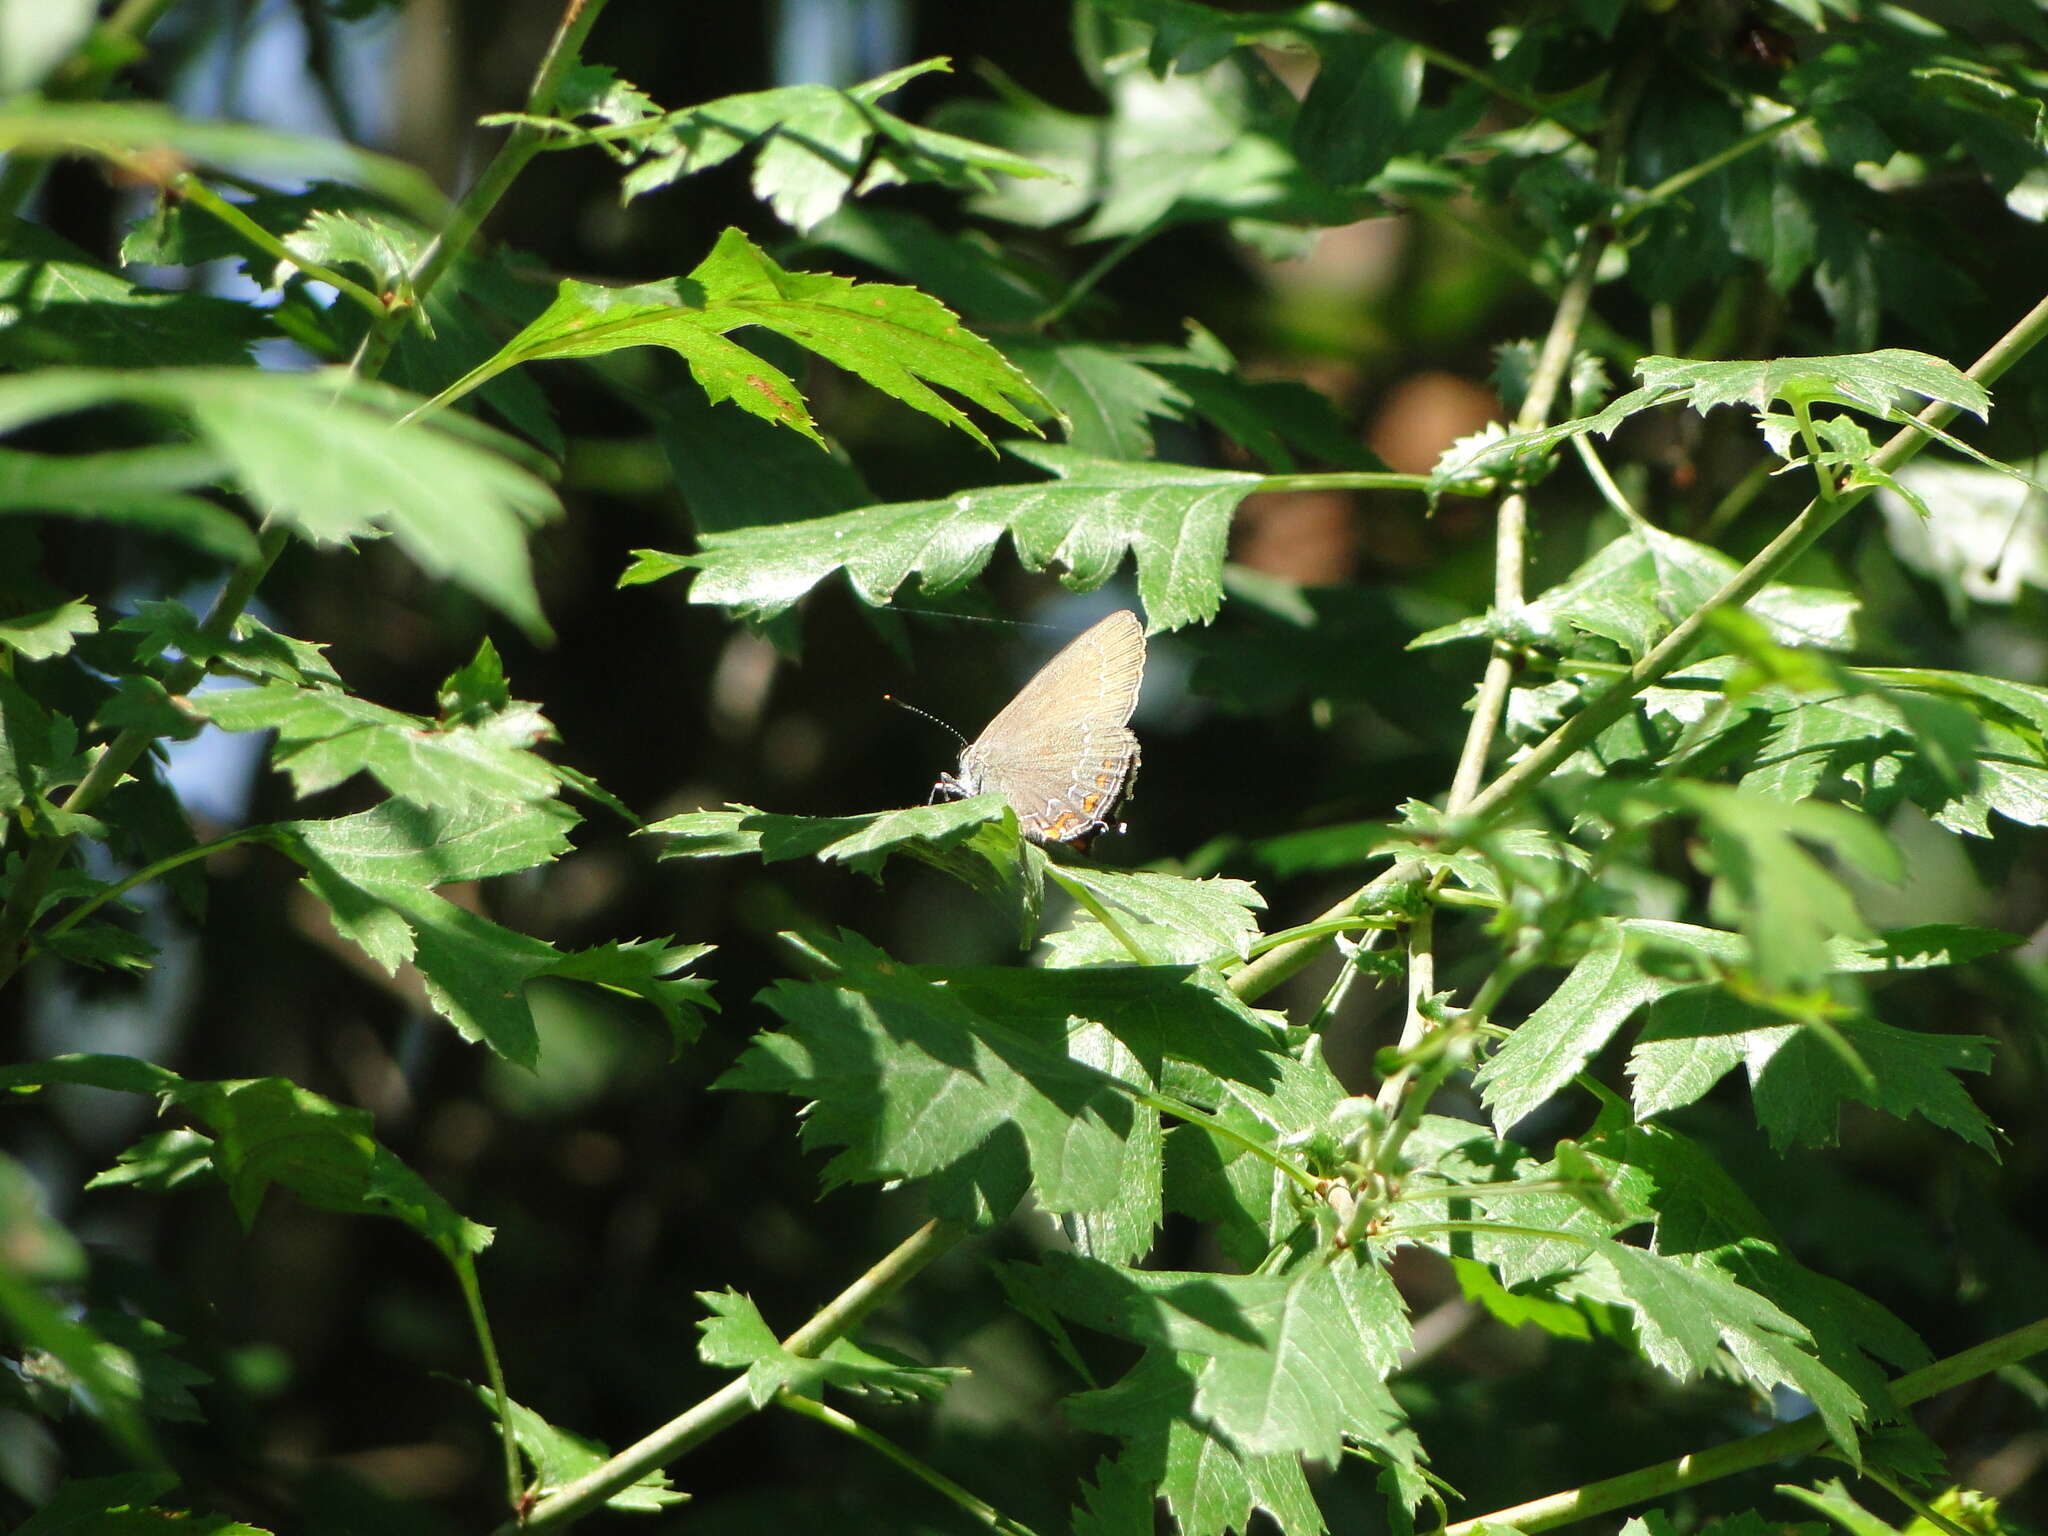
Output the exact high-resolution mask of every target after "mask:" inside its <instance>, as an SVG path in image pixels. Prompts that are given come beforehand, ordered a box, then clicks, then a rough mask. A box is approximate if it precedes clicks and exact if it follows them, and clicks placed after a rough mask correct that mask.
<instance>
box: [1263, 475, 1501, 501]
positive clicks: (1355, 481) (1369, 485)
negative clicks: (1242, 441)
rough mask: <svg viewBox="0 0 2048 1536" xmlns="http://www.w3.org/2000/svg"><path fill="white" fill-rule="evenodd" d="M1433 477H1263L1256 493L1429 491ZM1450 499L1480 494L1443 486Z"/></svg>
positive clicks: (1444, 492)
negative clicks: (1451, 497)
mask: <svg viewBox="0 0 2048 1536" xmlns="http://www.w3.org/2000/svg"><path fill="white" fill-rule="evenodd" d="M1430 478H1431V477H1430V476H1428V475H1409V474H1397V473H1396V472H1395V471H1393V470H1391V469H1332V470H1312V471H1305V472H1303V473H1301V474H1298V475H1261V476H1259V483H1258V484H1257V485H1255V486H1253V487H1252V489H1253V490H1257V491H1427V490H1428V489H1429V488H1430ZM1443 494H1445V495H1447V496H1465V495H1476V494H1479V493H1477V492H1474V491H1460V490H1457V489H1454V488H1452V487H1450V486H1446V487H1444V490H1443Z"/></svg>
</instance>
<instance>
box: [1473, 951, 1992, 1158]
mask: <svg viewBox="0 0 2048 1536" xmlns="http://www.w3.org/2000/svg"><path fill="white" fill-rule="evenodd" d="M2009 942H2010V939H2009V936H2007V935H2004V934H1999V933H1996V932H1994V931H1993V930H1990V929H1979V928H1964V927H1950V926H1946V925H1931V926H1928V927H1921V928H1902V929H1898V930H1895V931H1893V932H1889V933H1885V934H1882V935H1879V936H1878V937H1877V938H1875V939H1873V940H1859V939H1854V938H1840V939H1837V940H1835V941H1834V942H1833V943H1831V944H1829V945H1828V946H1827V966H1828V969H1829V970H1830V971H1831V972H1841V973H1847V974H1856V973H1866V972H1882V971H1895V970H1920V969H1924V968H1927V967H1930V966H1940V965H1952V964H1961V963H1964V962H1966V961H1968V960H1971V959H1975V958H1977V957H1979V956H1980V955H1984V954H1989V953H1993V952H1995V951H1996V950H1998V949H2000V948H2003V947H2004V946H2005V945H2006V944H2007V943H2009ZM1745 953H1746V951H1745V948H1744V945H1743V942H1742V939H1741V937H1740V936H1739V935H1737V934H1733V933H1729V932H1726V931H1724V930H1722V929H1718V928H1702V927H1697V926H1694V925H1692V924H1689V923H1669V922H1662V921H1658V920H1655V919H1649V918H1621V919H1613V918H1603V919H1600V920H1599V921H1598V922H1597V923H1596V924H1595V925H1594V928H1593V938H1592V941H1591V942H1590V943H1589V944H1588V946H1587V948H1586V951H1585V954H1584V956H1583V957H1582V958H1581V959H1580V960H1579V961H1578V963H1577V964H1576V965H1575V966H1574V967H1573V969H1572V972H1571V974H1570V975H1569V976H1567V977H1566V978H1565V980H1564V981H1563V982H1562V983H1561V984H1559V986H1558V987H1557V988H1556V990H1554V991H1553V992H1552V993H1551V994H1550V996H1549V997H1548V998H1547V999H1545V1000H1544V1002H1543V1003H1542V1004H1541V1005H1540V1006H1539V1007H1538V1008H1537V1009H1536V1010H1535V1011H1534V1012H1533V1013H1531V1014H1530V1015H1529V1017H1528V1018H1526V1019H1524V1020H1523V1021H1522V1022H1521V1024H1519V1025H1518V1026H1516V1028H1515V1031H1514V1033H1513V1034H1511V1035H1510V1036H1509V1037H1508V1038H1507V1040H1506V1041H1505V1042H1504V1043H1503V1044H1502V1045H1501V1046H1500V1048H1499V1049H1498V1050H1497V1051H1495V1052H1494V1054H1493V1055H1492V1056H1491V1057H1489V1058H1488V1059H1487V1060H1486V1061H1485V1062H1484V1063H1483V1064H1482V1065H1481V1066H1480V1068H1479V1070H1478V1072H1477V1073H1475V1074H1474V1078H1473V1081H1474V1084H1475V1086H1477V1087H1479V1088H1480V1089H1481V1091H1482V1097H1483V1099H1484V1102H1485V1104H1486V1107H1487V1109H1488V1111H1489V1113H1490V1115H1491V1116H1492V1119H1493V1123H1494V1125H1495V1126H1496V1127H1497V1128H1498V1129H1499V1130H1500V1132H1501V1133H1502V1134H1503V1135H1505V1134H1506V1133H1507V1131H1508V1129H1509V1128H1510V1127H1512V1126H1513V1125H1514V1124H1515V1123H1516V1122H1517V1121H1519V1120H1520V1119H1522V1118H1523V1117H1524V1116H1525V1115H1528V1114H1529V1113H1530V1112H1532V1111H1533V1110H1535V1109H1536V1108H1538V1107H1539V1106H1540V1105H1542V1104H1543V1103H1544V1101H1545V1100H1547V1099H1549V1098H1550V1097H1551V1095H1553V1094H1554V1093H1556V1092H1557V1091H1558V1090H1559V1089H1561V1088H1563V1087H1564V1086H1565V1085H1566V1084H1567V1083H1569V1082H1570V1081H1571V1079H1572V1078H1573V1076H1575V1075H1576V1074H1577V1073H1578V1072H1579V1071H1580V1070H1581V1069H1582V1068H1583V1067H1584V1066H1585V1065H1586V1063H1587V1062H1589V1061H1591V1060H1592V1059H1593V1057H1594V1056H1596V1055H1598V1054H1599V1052H1600V1051H1601V1050H1602V1049H1603V1048H1604V1047H1605V1046H1606V1044H1607V1042H1608V1041H1609V1040H1611V1039H1613V1038H1614V1036H1615V1034H1616V1033H1617V1032H1618V1031H1619V1030H1620V1028H1621V1026H1622V1025H1624V1024H1626V1023H1627V1022H1628V1021H1629V1020H1630V1019H1631V1018H1633V1017H1634V1016H1635V1014H1636V1013H1637V1011H1638V1010H1639V1009H1641V1008H1643V1007H1645V1006H1646V1005H1648V1004H1650V1003H1653V1002H1656V1001H1657V1000H1659V999H1661V998H1666V997H1669V996H1671V995H1672V994H1674V993H1679V992H1684V991H1687V990H1688V989H1693V988H1708V987H1711V986H1712V985H1713V984H1715V983H1716V982H1717V981H1718V980H1719V979H1720V978H1721V977H1722V976H1723V975H1724V974H1725V973H1726V972H1728V971H1730V970H1733V969H1734V968H1736V967H1738V966H1740V965H1741V963H1742V961H1743V959H1744V958H1745ZM1688 1006H1689V1007H1694V1008H1696V1009H1697V1010H1698V1011H1697V1012H1692V1013H1688V1014H1682V1015H1680V1016H1679V1017H1680V1018H1681V1019H1684V1020H1688V1021H1692V1020H1697V1021H1699V1022H1700V1023H1701V1024H1703V1025H1704V1026H1705V1029H1715V1032H1716V1033H1718V1032H1719V1031H1718V1029H1716V1026H1717V1025H1718V1024H1721V1023H1728V1024H1733V1025H1737V1026H1746V1025H1747V1023H1749V1022H1750V1021H1751V1019H1752V1015H1751V1013H1749V1012H1748V1011H1746V1010H1743V1009H1741V1008H1737V1007H1735V1006H1734V1004H1733V1003H1732V1001H1731V1002H1730V1003H1725V1004H1724V1003H1714V1002H1708V1001H1705V1000H1702V1001H1701V1002H1699V1003H1698V1004H1696V1005H1688ZM1702 1034H1704V1029H1703V1031H1702ZM1701 1049H1702V1050H1705V1051H1708V1052H1709V1053H1710V1054H1709V1055H1707V1056H1705V1057H1703V1058H1702V1059H1701V1061H1700V1062H1698V1063H1695V1064H1693V1065H1692V1066H1690V1067H1688V1066H1687V1064H1685V1063H1683V1062H1677V1061H1673V1062H1670V1063H1668V1064H1666V1065H1667V1066H1668V1070H1666V1071H1662V1072H1660V1074H1659V1078H1658V1084H1657V1088H1656V1094H1657V1099H1658V1101H1659V1102H1660V1103H1666V1102H1669V1103H1675V1102H1680V1101H1679V1100H1672V1099H1669V1098H1668V1096H1670V1095H1673V1094H1679V1093H1684V1092H1686V1091H1687V1090H1688V1089H1689V1088H1690V1086H1691V1083H1692V1081H1693V1078H1689V1077H1688V1075H1687V1074H1688V1072H1691V1073H1693V1074H1694V1075H1695V1076H1696V1074H1697V1073H1702V1072H1705V1071H1707V1070H1710V1069H1712V1063H1713V1062H1714V1061H1715V1060H1717V1059H1718V1058H1716V1057H1714V1056H1713V1055H1711V1051H1712V1049H1713V1048H1712V1047H1709V1046H1702V1047H1701ZM1734 1064H1735V1063H1734V1061H1732V1060H1730V1061H1728V1062H1726V1064H1725V1065H1721V1066H1720V1067H1719V1068H1718V1070H1714V1077H1715V1078H1718V1077H1719V1076H1720V1075H1721V1073H1723V1072H1725V1071H1727V1070H1728V1068H1729V1067H1732V1066H1733V1065H1734ZM1704 1086H1705V1085H1702V1091H1704ZM1683 1102H1690V1099H1685V1100H1683ZM1650 1112H1651V1111H1650V1110H1648V1109H1645V1110H1644V1111H1643V1113H1645V1114H1647V1113H1650Z"/></svg>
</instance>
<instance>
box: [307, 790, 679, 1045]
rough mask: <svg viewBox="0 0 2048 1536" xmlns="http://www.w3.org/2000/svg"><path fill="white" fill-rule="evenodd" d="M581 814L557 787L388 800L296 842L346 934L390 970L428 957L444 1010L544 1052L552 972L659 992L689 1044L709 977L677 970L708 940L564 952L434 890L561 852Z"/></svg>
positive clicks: (658, 1003)
mask: <svg viewBox="0 0 2048 1536" xmlns="http://www.w3.org/2000/svg"><path fill="white" fill-rule="evenodd" d="M576 819H577V818H576V814H575V812H574V811H572V810H570V809H569V808H568V807H567V806H565V805H563V804H561V803H560V802H559V801H554V800H547V801H539V802H533V803H526V804H521V803H519V802H516V801H507V800H474V799H466V800H464V801H462V802H461V803H460V804H459V805H456V806H451V807H444V808H440V809H436V810H428V809H424V808H422V807H419V806H416V805H412V804H410V803H408V802H406V801H402V800H388V801H385V802H384V803H383V804H382V805H379V806H376V807H373V808H372V809H370V810H368V811H362V812H358V813H357V814H356V815H354V816H343V817H337V818H335V819H334V820H331V821H301V822H293V823H290V824H288V825H287V827H286V828H285V830H286V831H287V832H289V833H291V834H292V836H291V838H290V840H289V841H288V842H287V843H286V844H285V848H286V851H287V852H288V853H290V854H291V855H292V857H293V858H295V859H296V860H297V861H298V862H299V863H300V864H301V865H302V866H303V867H304V868H305V870H306V887H307V889H309V890H310V891H311V892H312V893H313V894H314V895H316V896H318V897H319V898H320V899H321V900H322V901H323V902H325V903H326V904H327V906H328V909H329V912H330V915H331V917H332V920H333V922H334V925H335V928H336V930H337V931H338V932H340V933H341V935H342V936H343V937H344V938H346V939H348V940H350V941H351V942H352V943H354V944H356V945H358V946H360V947H361V949H362V950H363V952H364V953H365V954H367V955H368V956H369V957H370V958H371V959H372V960H374V961H376V962H377V964H378V965H380V966H382V967H383V968H384V969H385V971H387V972H395V971H396V969H397V967H398V966H399V965H400V964H402V963H404V962H406V961H411V962H412V963H413V964H415V965H416V966H417V967H418V968H419V971H420V975H421V979H422V980H423V981H424V982H425V984H426V989H427V998H428V1001H429V1002H430V1003H432V1004H433V1006H434V1008H435V1010H436V1011H437V1012H439V1013H440V1014H441V1015H442V1016H443V1017H444V1018H446V1019H447V1020H448V1021H449V1022H450V1023H452V1024H453V1025H455V1027H456V1029H457V1030H458V1031H459V1032H460V1033H461V1034H462V1036H463V1038H465V1039H467V1040H472V1041H481V1042H483V1043H485V1044H488V1045H489V1046H490V1048H491V1049H492V1050H493V1051H496V1052H497V1053H498V1054H499V1055H501V1056H503V1057H504V1058H505V1059H506V1060H508V1061H512V1062H515V1063H518V1064H519V1065H522V1066H528V1067H530V1066H533V1065H534V1064H535V1062H536V1061H537V1060H538V1057H539V1050H540V1040H539V1036H538V1034H537V1032H536V1030H535V1026H534V1022H533V1012H532V1009H531V1007H530V1006H529V1004H528V1003H527V1000H526V987H527V984H528V983H529V982H532V981H534V980H536V979H538V978H540V977H543V976H554V977H561V978H564V979H571V980H583V981H590V982H594V983H596V984H597V985H600V986H604V987H606V988H609V989H610V990H613V991H618V992H624V993H628V994H631V995H634V996H638V997H642V998H644V999H646V1000H647V1001H648V1002H649V1003H651V1004H653V1005H654V1007H655V1008H656V1009H657V1010H659V1012H660V1013H661V1014H662V1016H663V1018H664V1020H665V1021H666V1022H667V1024H668V1026H669V1028H670V1031H671V1034H672V1035H673V1037H674V1039H675V1042H676V1044H677V1045H679V1046H680V1045H681V1044H684V1043H686V1042H687V1041H689V1040H691V1039H694V1038H695V1035H696V1032H697V1029H698V1027H699V1025H698V1021H697V1018H696V1011H697V1010H698V1009H700V1008H702V1007H704V1006H708V1005H709V998H708V997H707V996H706V994H705V991H704V986H703V984H702V983H700V982H697V981H693V980H688V979H684V978H678V977H676V976H675V975H674V974H673V973H674V972H676V971H677V970H679V969H681V968H682V967H683V966H684V965H686V964H688V963H689V962H690V961H692V960H694V959H696V958H697V957H698V956H700V955H702V954H703V953H705V950H704V948H703V947H702V946H691V945H680V946H675V945H671V944H670V943H669V942H668V941H667V940H647V941H635V942H630V943H607V944H600V945H597V946H595V947H593V948H592V949H588V950H584V951H582V952H580V953H564V952H563V951H561V950H558V949H556V948H555V947H554V946H552V945H550V944H545V943H543V942H541V941H540V940H539V939H534V938H529V937H528V936H526V935H524V934H520V933H515V932H513V931H512V930H510V929H508V928H504V927H501V926H500V925H498V924H497V923H494V922H492V921H490V919H488V918H486V917H483V916H481V915H479V914H477V913H475V912H471V911H468V910H466V909H464V908H462V907H458V906H455V905H454V904H453V903H451V902H449V901H447V900H446V899H444V898H442V897H441V896H438V895H436V894H435V893H434V888H435V887H437V886H441V885H447V884H452V883H454V882H457V881H464V880H480V879H484V878H487V877H489V876H491V875H504V874H516V873H518V872H519V871H521V870H525V869H530V868H532V867H533V866H534V865H536V864H541V863H546V862H548V861H550V860H552V859H554V858H557V857H559V856H560V855H561V853H562V852H563V851H564V850H565V849H566V848H567V846H568V842H567V831H568V828H569V827H571V826H573V825H574V824H575V822H576Z"/></svg>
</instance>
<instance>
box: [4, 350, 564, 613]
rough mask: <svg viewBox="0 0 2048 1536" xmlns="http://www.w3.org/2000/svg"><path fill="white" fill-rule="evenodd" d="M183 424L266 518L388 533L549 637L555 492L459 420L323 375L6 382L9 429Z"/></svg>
mask: <svg viewBox="0 0 2048 1536" xmlns="http://www.w3.org/2000/svg"><path fill="white" fill-rule="evenodd" d="M119 403H129V404H135V405H143V406H154V407H157V408H159V409H162V410H165V411H170V412H173V413H176V414H178V415H181V416H184V417H186V418H188V419H189V420H190V421H191V423H192V426H193V428H194V429H195V430H196V431H197V432H198V434H199V436H200V438H201V439H202V441H203V442H204V443H205V444H206V445H207V446H208V447H209V448H210V449H211V450H212V451H213V453H215V454H216V455H217V456H218V458H219V459H220V461H221V462H222V463H224V464H225V465H226V466H227V467H228V469H229V471H230V472H231V473H232V474H233V476H234V477H235V479H236V480H237V481H238V482H239V485H240V488H241V490H242V492H243V493H244V494H245V495H246V496H247V497H248V498H249V499H250V501H251V502H253V503H254V504H255V505H256V506H257V508H258V509H259V510H260V511H261V512H262V513H263V514H264V515H265V516H266V517H273V518H278V519H281V520H282V521H284V522H286V523H288V524H289V525H291V526H292V527H293V528H294V529H295V530H296V531H297V532H298V533H299V534H300V535H301V536H303V537H305V538H306V539H308V540H310V541H311V542H313V543H315V544H333V543H342V542H347V541H349V540H352V539H358V538H368V537H374V536H376V535H378V534H380V533H385V532H388V533H390V534H391V535H392V537H394V538H395V539H396V540H397V541H398V543H399V545H400V546H401V547H402V548H403V549H404V550H405V551H406V553H407V554H408V555H409V556H411V557H412V559H414V560H415V561H417V562H418V563H419V564H420V565H421V566H422V567H423V568H424V569H425V570H427V571H428V572H429V573H430V574H432V575H436V576H441V577H445V578H447V579H449V580H452V581H454V582H457V583H458V584H460V585H461V586H463V587H466V588H467V589H468V590H469V591H471V592H473V593H475V594H476V595H477V596H478V597H480V598H482V599H484V600H485V601H486V602H489V603H491V604H493V605H494V606H496V607H497V608H499V609H501V610H502V611H503V612H505V613H506V614H508V615H509V616H511V617H512V618H514V619H516V620H518V621H519V622H520V623H521V624H522V625H524V626H525V627H526V628H527V629H528V630H529V631H530V632H532V633H534V634H536V635H538V634H544V633H546V628H547V626H546V621H545V620H544V619H543V618H542V617H541V612H540V600H539V597H538V595H537V594H536V593H535V591H534V589H533V575H532V568H531V564H530V561H529V558H528V555H527V550H526V535H527V532H528V530H529V529H530V528H532V527H534V526H536V525H537V524H539V523H540V522H542V521H544V520H546V519H547V518H549V517H552V516H553V515H554V513H555V511H556V502H555V499H554V496H553V494H552V493H551V492H550V491H549V490H548V489H547V488H546V487H545V486H544V485H542V484H541V483H540V482H539V481H538V480H536V479H534V478H533V477H532V476H531V475H529V474H528V473H527V472H526V471H525V470H524V469H522V468H520V467H519V466H518V465H517V464H515V463H514V462H512V460H511V459H509V458H507V457H505V453H506V452H507V451H508V450H509V449H510V447H511V441H510V440H509V439H506V438H502V437H500V436H498V435H497V434H495V433H492V432H490V431H488V429H485V428H483V427H480V426H478V425H477V424H475V423H473V422H468V421H465V420H464V419H462V418H460V417H442V418H439V419H437V420H436V421H435V422H434V423H432V424H425V425H408V426H399V425H396V424H395V422H396V417H397V416H398V414H399V412H400V411H401V410H402V409H404V408H405V407H406V406H407V405H409V404H411V403H412V401H411V397H410V396H406V395H403V394H401V393H400V392H398V391H396V390H391V389H386V388H382V387H377V386H368V385H362V384H347V383H340V382H337V381H336V380H335V379H332V378H327V377H323V376H321V375H317V374H283V373H256V372H253V371H249V370H243V369H203V368H161V369H156V370H153V371H149V372H140V373H124V372H120V371H117V370H111V369H110V370H104V371H95V370H86V369H65V368H50V369H44V370H42V371H41V372H39V373H36V374H32V375H26V376H23V377H19V378H11V379H0V432H6V431H12V430H17V429H19V428H21V427H23V426H26V425H28V424H29V423H31V422H35V421H41V420H44V419H46V418H49V417H52V416H63V415H68V414H70V413H72V412H76V411H81V410H85V409H87V408H90V407H94V406H104V405H112V404H119Z"/></svg>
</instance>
